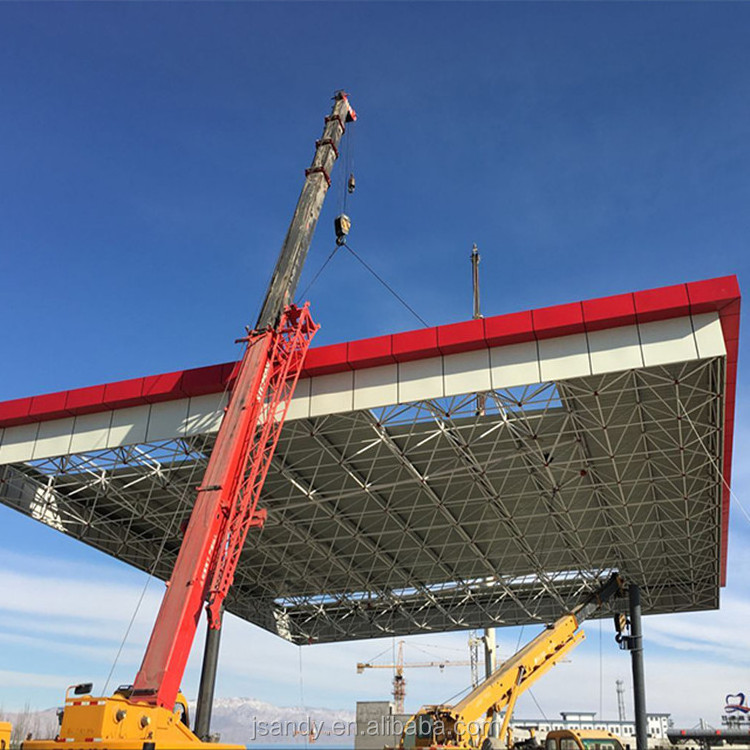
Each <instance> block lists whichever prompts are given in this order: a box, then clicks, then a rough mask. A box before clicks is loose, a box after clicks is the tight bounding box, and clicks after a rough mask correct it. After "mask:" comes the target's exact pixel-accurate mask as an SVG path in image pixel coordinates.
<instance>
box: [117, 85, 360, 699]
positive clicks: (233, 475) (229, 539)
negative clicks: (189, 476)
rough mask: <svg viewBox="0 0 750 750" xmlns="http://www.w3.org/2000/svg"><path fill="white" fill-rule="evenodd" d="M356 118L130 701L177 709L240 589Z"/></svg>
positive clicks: (311, 221) (306, 201)
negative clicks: (189, 669) (322, 230)
mask: <svg viewBox="0 0 750 750" xmlns="http://www.w3.org/2000/svg"><path fill="white" fill-rule="evenodd" d="M355 118H356V115H355V113H354V110H353V109H352V108H351V106H350V104H349V101H348V99H347V96H346V94H344V93H343V92H339V93H337V94H336V96H335V97H334V106H333V111H332V112H331V114H330V115H329V116H328V117H326V121H325V128H324V131H323V136H322V138H321V139H320V140H318V141H317V142H316V150H315V157H314V159H313V163H312V166H311V167H310V168H309V169H308V170H306V172H305V184H304V187H303V189H302V193H301V195H300V198H299V201H298V203H297V207H296V210H295V212H294V216H293V218H292V222H291V225H290V227H289V231H288V232H287V235H286V239H285V241H284V244H283V245H282V248H281V252H280V254H279V258H278V261H277V263H276V268H275V270H274V274H273V278H272V280H271V284H270V286H269V289H268V293H267V295H266V299H265V302H264V304H263V308H262V311H261V314H260V317H259V318H258V324H257V325H256V328H255V331H254V332H253V333H252V334H251V335H250V336H249V337H248V338H247V347H246V349H245V353H244V356H243V358H242V361H241V363H240V366H239V371H238V373H237V376H236V379H235V382H234V386H233V389H232V392H231V395H230V399H229V405H228V406H227V410H226V414H225V415H224V419H223V421H222V423H221V427H220V429H219V433H218V436H217V438H216V444H215V446H214V448H213V450H212V452H211V456H210V458H209V462H208V466H207V468H206V473H205V475H204V477H203V480H202V482H201V485H200V487H199V488H198V495H197V499H196V501H195V506H194V508H193V512H192V515H191V516H190V522H189V524H188V527H187V530H186V532H185V537H184V539H183V542H182V546H181V547H180V551H179V554H178V556H177V561H176V563H175V567H174V570H173V572H172V578H171V580H170V581H169V583H168V588H167V591H166V593H165V595H164V599H163V601H162V605H161V609H160V610H159V614H158V616H157V619H156V623H155V625H154V629H153V631H152V633H151V639H150V641H149V644H148V647H147V649H146V654H145V656H144V658H143V663H142V664H141V668H140V671H139V672H138V675H137V676H136V679H135V682H134V684H133V692H132V697H131V701H133V702H145V703H149V704H151V705H154V706H162V707H164V708H167V709H168V710H170V711H171V710H172V708H173V706H174V703H175V698H176V696H177V693H178V691H179V687H180V682H181V681H182V677H183V674H184V672H185V665H186V663H187V659H188V656H189V654H190V649H191V647H192V645H193V640H194V638H195V632H196V629H197V627H198V623H199V621H200V616H201V611H202V609H203V606H204V604H206V605H207V609H208V614H209V626H210V627H217V628H218V627H220V616H219V613H220V611H221V606H222V604H223V602H224V598H225V597H226V595H227V593H228V591H229V588H230V587H231V585H232V581H233V580H234V573H235V571H236V568H237V563H238V561H239V557H240V554H241V552H242V547H243V545H244V542H245V538H246V536H247V533H248V531H249V530H250V528H252V527H253V526H255V527H260V526H262V525H263V521H264V519H265V510H264V509H259V508H258V500H259V497H260V491H261V489H262V487H263V482H264V481H265V478H266V474H267V472H268V468H269V466H270V462H271V458H272V456H273V452H274V449H275V448H276V444H277V442H278V439H279V435H280V432H281V428H282V425H283V423H284V419H285V417H286V413H287V409H288V407H289V402H290V400H291V397H292V394H293V392H294V387H295V385H296V383H297V380H298V378H299V374H300V371H301V369H302V363H303V361H304V357H305V354H306V352H307V349H308V347H309V345H310V342H311V340H312V338H313V336H314V335H315V332H316V331H317V329H318V326H316V325H315V323H313V321H312V318H311V317H310V313H309V310H308V306H307V305H305V306H304V307H302V308H297V307H295V306H293V305H292V304H291V302H292V300H293V298H294V294H295V291H296V287H297V284H298V282H299V277H300V273H301V271H302V265H303V264H304V261H305V258H306V257H307V252H308V250H309V248H310V242H311V241H312V235H313V232H314V230H315V226H316V224H317V221H318V217H319V215H320V210H321V208H322V205H323V199H324V198H325V194H326V192H327V191H328V187H329V185H330V174H331V169H332V167H333V164H334V162H335V161H336V158H337V156H338V144H339V142H340V140H341V136H342V135H343V133H344V130H345V128H346V123H347V122H350V121H352V120H354V119H355Z"/></svg>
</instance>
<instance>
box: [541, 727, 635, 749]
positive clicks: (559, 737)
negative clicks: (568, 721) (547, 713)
mask: <svg viewBox="0 0 750 750" xmlns="http://www.w3.org/2000/svg"><path fill="white" fill-rule="evenodd" d="M544 750H623V746H622V742H621V741H620V738H619V737H618V736H617V735H615V734H612V732H605V731H604V730H602V729H580V730H579V729H555V730H554V731H552V732H548V733H547V738H546V739H545V741H544Z"/></svg>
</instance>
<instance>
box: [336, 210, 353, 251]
mask: <svg viewBox="0 0 750 750" xmlns="http://www.w3.org/2000/svg"><path fill="white" fill-rule="evenodd" d="M333 228H334V230H335V231H336V244H337V245H343V244H344V243H345V242H346V237H347V235H348V234H349V230H350V229H351V228H352V220H351V219H350V218H349V217H348V216H347V215H346V214H339V215H338V216H337V217H336V218H335V219H334V220H333Z"/></svg>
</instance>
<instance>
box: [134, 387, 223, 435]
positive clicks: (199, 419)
mask: <svg viewBox="0 0 750 750" xmlns="http://www.w3.org/2000/svg"><path fill="white" fill-rule="evenodd" d="M189 401H190V403H189V404H188V415H187V421H186V422H185V432H184V434H185V435H205V434H207V433H214V432H218V431H219V425H221V420H222V419H223V418H224V407H225V406H226V394H224V393H211V394H208V395H207V396H194V397H193V398H191V399H189ZM149 432H150V430H149Z"/></svg>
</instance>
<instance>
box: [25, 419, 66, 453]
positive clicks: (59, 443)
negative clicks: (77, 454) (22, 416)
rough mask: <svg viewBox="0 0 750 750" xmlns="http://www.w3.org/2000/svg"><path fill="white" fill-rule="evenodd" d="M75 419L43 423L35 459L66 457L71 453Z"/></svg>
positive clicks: (38, 434) (38, 436)
mask: <svg viewBox="0 0 750 750" xmlns="http://www.w3.org/2000/svg"><path fill="white" fill-rule="evenodd" d="M74 421H75V420H74V418H73V417H66V418H65V419H54V420H52V421H51V422H41V423H40V424H39V432H38V433H37V435H36V443H35V444H34V455H33V458H35V459H37V458H49V457H50V456H64V455H67V454H68V453H70V441H71V438H72V437H73V423H74Z"/></svg>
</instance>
